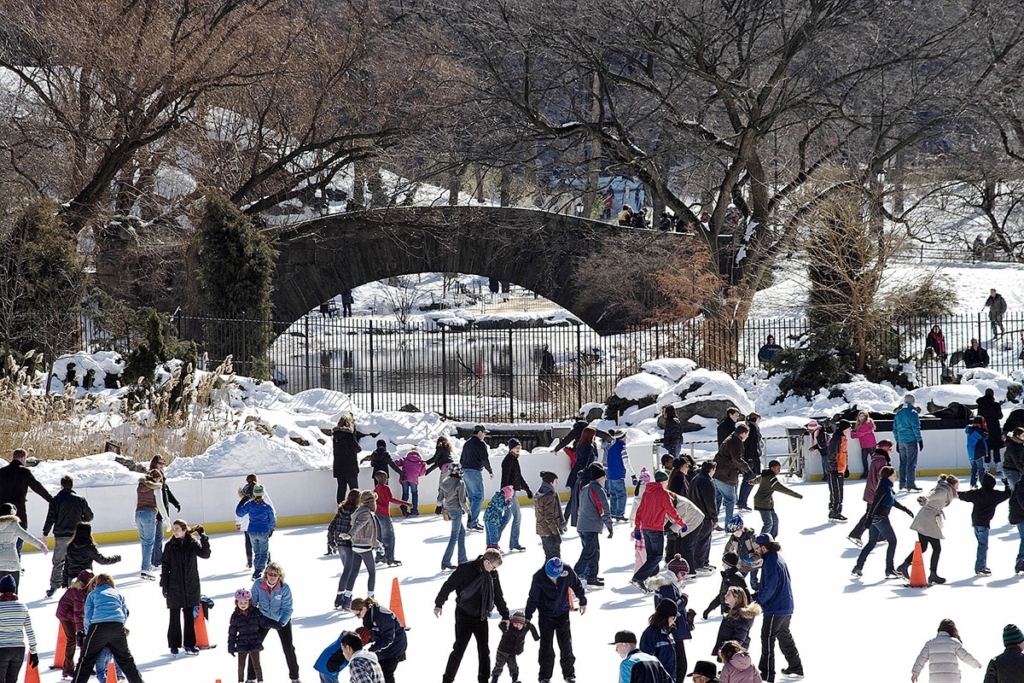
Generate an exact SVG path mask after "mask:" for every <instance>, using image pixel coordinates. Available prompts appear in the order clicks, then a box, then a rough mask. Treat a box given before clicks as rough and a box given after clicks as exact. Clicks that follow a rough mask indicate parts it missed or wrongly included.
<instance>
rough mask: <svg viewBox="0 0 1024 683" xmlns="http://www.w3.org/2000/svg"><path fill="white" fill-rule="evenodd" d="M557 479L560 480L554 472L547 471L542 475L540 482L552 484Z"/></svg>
mask: <svg viewBox="0 0 1024 683" xmlns="http://www.w3.org/2000/svg"><path fill="white" fill-rule="evenodd" d="M555 479H558V475H557V474H555V473H554V472H548V471H547V470H545V471H544V472H541V473H540V480H541V481H542V482H544V483H545V484H550V483H552V482H554V481H555Z"/></svg>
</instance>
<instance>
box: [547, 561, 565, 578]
mask: <svg viewBox="0 0 1024 683" xmlns="http://www.w3.org/2000/svg"><path fill="white" fill-rule="evenodd" d="M562 569H563V567H562V561H561V560H560V559H558V558H557V557H552V558H551V559H550V560H548V561H547V562H546V563H544V573H545V574H547V575H548V578H551V579H557V578H558V577H559V576H561V575H562Z"/></svg>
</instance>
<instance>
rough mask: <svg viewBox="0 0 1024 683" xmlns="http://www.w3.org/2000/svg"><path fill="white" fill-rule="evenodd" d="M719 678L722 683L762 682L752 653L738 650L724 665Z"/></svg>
mask: <svg viewBox="0 0 1024 683" xmlns="http://www.w3.org/2000/svg"><path fill="white" fill-rule="evenodd" d="M718 680H719V681H721V683H761V680H762V679H761V674H759V673H758V671H757V667H755V666H754V662H753V661H752V660H751V659H750V653H748V652H737V653H736V654H734V655H733V656H732V657H731V658H730V659H729V661H728V662H726V664H725V666H723V667H722V673H720V674H719V675H718Z"/></svg>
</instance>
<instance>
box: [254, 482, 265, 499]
mask: <svg viewBox="0 0 1024 683" xmlns="http://www.w3.org/2000/svg"><path fill="white" fill-rule="evenodd" d="M264 493H266V489H265V488H263V484H256V485H255V486H253V487H252V497H253V498H262V497H263V494H264Z"/></svg>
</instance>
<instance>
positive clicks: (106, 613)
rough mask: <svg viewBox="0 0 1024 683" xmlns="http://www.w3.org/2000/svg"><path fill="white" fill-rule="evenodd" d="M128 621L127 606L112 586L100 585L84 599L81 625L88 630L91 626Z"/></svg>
mask: <svg viewBox="0 0 1024 683" xmlns="http://www.w3.org/2000/svg"><path fill="white" fill-rule="evenodd" d="M127 620H128V604H127V603H126V602H125V601H124V596H122V595H121V593H120V592H118V590H117V589H116V588H114V587H113V586H110V585H107V584H105V583H104V584H101V585H99V586H96V589H95V590H93V591H92V592H91V593H89V595H88V597H86V598H85V608H84V611H83V615H82V624H83V625H84V626H85V628H86V629H87V630H88V628H89V627H90V626H92V625H93V624H104V623H108V622H119V623H122V624H123V623H124V622H125V621H127Z"/></svg>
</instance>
